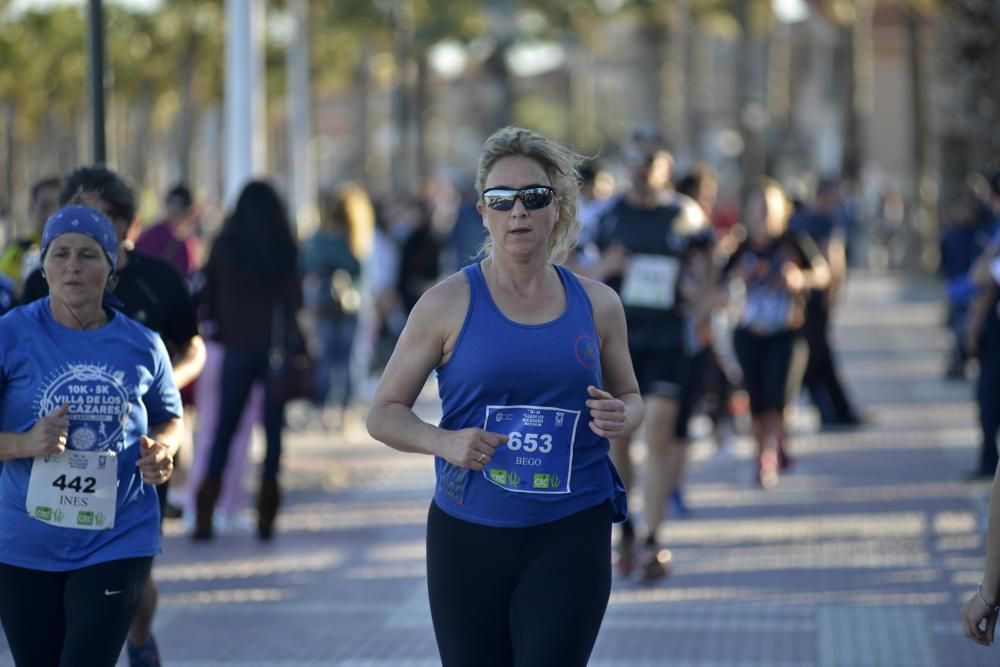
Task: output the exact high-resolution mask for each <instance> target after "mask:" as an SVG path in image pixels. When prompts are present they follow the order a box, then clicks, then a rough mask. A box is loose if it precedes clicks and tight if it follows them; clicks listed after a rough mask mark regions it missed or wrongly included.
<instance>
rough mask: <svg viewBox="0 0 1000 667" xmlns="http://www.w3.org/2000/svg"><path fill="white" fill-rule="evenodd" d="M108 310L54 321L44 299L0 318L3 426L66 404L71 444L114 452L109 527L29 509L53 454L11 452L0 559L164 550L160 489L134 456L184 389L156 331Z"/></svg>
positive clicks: (54, 560)
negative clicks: (101, 316) (63, 520)
mask: <svg viewBox="0 0 1000 667" xmlns="http://www.w3.org/2000/svg"><path fill="white" fill-rule="evenodd" d="M109 312H110V313H111V314H112V315H111V319H110V320H109V321H108V323H107V324H105V325H104V326H103V327H101V328H99V329H94V330H85V331H79V330H73V329H69V328H67V327H64V326H63V325H61V324H59V323H58V322H57V321H56V320H55V319H54V318H53V317H52V312H51V310H50V308H49V299H48V298H45V299H41V300H39V301H35V302H33V303H30V304H28V305H26V306H22V307H19V308H15V309H14V310H12V311H10V312H9V313H7V315H5V316H4V317H2V318H0V432H4V433H19V432H25V431H29V430H30V429H31V428H32V427H33V426H34V425H35V423H36V422H37V421H38V420H39V419H41V418H42V417H45V416H46V415H48V414H50V413H52V412H53V411H54V410H56V409H57V408H58V407H59V406H60V405H63V404H68V405H69V406H70V411H69V437H68V443H67V452H70V451H73V452H98V453H99V452H111V453H113V454H114V459H113V458H112V456H108V457H107V460H115V459H116V460H117V494H116V499H115V504H114V508H115V518H114V526H113V527H112V528H109V529H106V530H94V529H89V530H88V529H83V528H69V527H62V526H55V525H50V524H49V523H45V522H43V521H41V520H39V519H38V518H35V517H32V516H29V513H28V509H27V498H28V488H29V482H30V480H31V476H32V468H33V466H34V465H35V464H36V463H37V464H38V465H39V467H41V466H42V465H43V462H44V463H45V464H48V463H49V461H48V460H47V457H42V458H38V459H11V460H8V461H7V462H6V463H5V465H4V466H3V467H2V469H0V563H6V564H8V565H13V566H16V567H23V568H29V569H35V570H47V571H55V572H59V571H66V570H74V569H78V568H83V567H87V566H90V565H94V564H96V563H102V562H105V561H110V560H118V559H122V558H136V557H143V556H154V555H156V554H158V553H159V551H160V529H159V505H158V503H157V498H156V489H155V488H154V487H153V486H152V485H150V484H146V483H144V482H143V481H142V474H141V473H140V472H139V469H138V467H137V466H136V461H137V460H138V459H139V458H140V456H141V453H140V446H139V438H140V436H141V435H144V434H146V433H147V432H148V428H149V425H150V424H158V423H162V422H165V421H168V420H170V419H173V418H175V417H180V416H181V414H182V407H181V400H180V394H179V393H178V391H177V387H176V386H175V385H174V381H173V375H172V371H171V367H170V358H169V356H168V355H167V350H166V348H165V347H164V345H163V342H162V341H161V340H160V337H159V336H157V335H156V334H155V333H153V332H152V331H150V330H149V329H147V328H146V327H144V326H142V325H141V324H139V323H138V322H136V321H135V320H132V319H129V318H128V317H126V316H125V315H122V314H121V313H119V312H115V311H109ZM98 458H103V457H98ZM70 481H71V483H72V479H71V480H70ZM63 483H64V484H65V479H64V480H63ZM77 486H79V482H77ZM77 490H79V489H77Z"/></svg>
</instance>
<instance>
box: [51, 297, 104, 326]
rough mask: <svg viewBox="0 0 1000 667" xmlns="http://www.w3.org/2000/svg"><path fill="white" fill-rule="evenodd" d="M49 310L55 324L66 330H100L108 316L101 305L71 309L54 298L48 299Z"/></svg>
mask: <svg viewBox="0 0 1000 667" xmlns="http://www.w3.org/2000/svg"><path fill="white" fill-rule="evenodd" d="M49 308H50V309H51V311H52V317H54V318H55V320H56V322H58V323H59V324H61V325H63V326H64V327H66V328H67V329H75V330H77V331H86V330H89V329H100V328H101V327H102V326H104V325H105V324H107V322H108V314H107V313H106V312H105V311H104V308H103V307H102V306H101V304H97V305H96V306H95V305H93V304H88V305H84V306H77V307H71V306H69V305H68V304H66V303H65V302H63V301H61V300H60V299H58V298H56V297H51V298H50V299H49Z"/></svg>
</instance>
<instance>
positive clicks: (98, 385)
mask: <svg viewBox="0 0 1000 667" xmlns="http://www.w3.org/2000/svg"><path fill="white" fill-rule="evenodd" d="M124 378H125V374H124V373H123V372H121V371H117V370H115V371H112V370H110V369H108V368H107V367H106V366H98V365H96V364H67V365H66V366H64V367H63V369H62V370H60V371H56V373H55V374H54V375H53V376H51V377H50V378H48V379H46V380H45V381H44V382H43V384H42V387H41V395H40V396H39V399H38V418H39V419H41V418H42V417H45V416H46V415H48V414H51V413H52V412H53V411H54V410H56V409H57V408H58V407H59V406H61V405H64V404H65V405H69V443H68V444H69V447H70V449H75V450H80V451H96V450H102V449H108V448H110V447H111V446H112V445H113V444H114V443H116V442H117V441H118V440H120V439H121V436H122V432H123V431H124V430H125V424H126V422H127V421H128V412H129V402H128V393H127V392H126V391H125V383H124Z"/></svg>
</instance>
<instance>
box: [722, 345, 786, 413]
mask: <svg viewBox="0 0 1000 667" xmlns="http://www.w3.org/2000/svg"><path fill="white" fill-rule="evenodd" d="M797 343H798V337H797V334H795V333H794V332H791V331H781V332H778V333H773V334H769V335H766V336H758V335H757V334H755V333H752V332H750V331H749V330H747V329H736V331H734V332H733V347H734V349H735V352H736V358H737V359H738V360H739V362H740V367H741V368H742V369H743V384H744V386H745V387H746V390H747V394H749V396H750V412H751V413H753V414H754V415H761V414H764V413H766V412H781V411H782V410H784V409H785V405H786V404H787V403H788V400H789V392H790V386H789V385H790V382H791V381H792V377H791V374H792V357H793V355H794V353H795V347H796V344H797Z"/></svg>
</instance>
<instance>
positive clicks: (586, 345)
mask: <svg viewBox="0 0 1000 667" xmlns="http://www.w3.org/2000/svg"><path fill="white" fill-rule="evenodd" d="M573 352H575V353H576V360H577V361H578V362H580V365H581V366H583V367H584V368H586V369H587V370H593V369H595V368H597V362H599V361H600V359H601V355H600V353H599V352H598V350H597V341H596V340H594V338H593V336H589V335H587V334H581V335H579V336H577V337H576V342H574V343H573Z"/></svg>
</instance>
